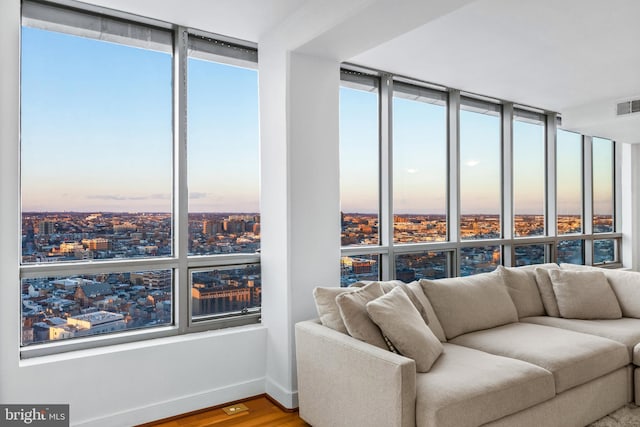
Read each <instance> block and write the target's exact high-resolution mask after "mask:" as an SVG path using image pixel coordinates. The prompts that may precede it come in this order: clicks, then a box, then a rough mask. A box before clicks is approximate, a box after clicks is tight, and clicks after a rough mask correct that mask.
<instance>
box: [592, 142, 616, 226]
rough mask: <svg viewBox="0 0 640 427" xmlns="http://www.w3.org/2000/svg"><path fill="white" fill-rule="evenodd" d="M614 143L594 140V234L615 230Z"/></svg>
mask: <svg viewBox="0 0 640 427" xmlns="http://www.w3.org/2000/svg"><path fill="white" fill-rule="evenodd" d="M613 173H614V171H613V141H610V140H608V139H603V138H593V232H594V233H607V232H612V231H614V229H613V207H614V196H613V194H614V193H613V190H614V187H613V186H614V183H613Z"/></svg>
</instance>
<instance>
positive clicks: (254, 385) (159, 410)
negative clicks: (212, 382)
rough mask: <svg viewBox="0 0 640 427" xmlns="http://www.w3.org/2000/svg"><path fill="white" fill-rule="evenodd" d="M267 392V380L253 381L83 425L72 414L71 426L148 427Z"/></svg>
mask: <svg viewBox="0 0 640 427" xmlns="http://www.w3.org/2000/svg"><path fill="white" fill-rule="evenodd" d="M263 393H265V379H264V378H257V379H255V380H251V381H246V382H242V383H237V384H232V385H230V386H226V387H221V388H216V389H211V390H207V391H204V392H201V393H195V394H190V395H186V396H182V397H179V398H176V399H171V400H166V401H163V402H156V403H153V404H151V405H147V406H141V407H138V408H133V409H129V410H126V411H122V412H114V413H113V414H110V415H107V416H104V417H99V418H92V419H88V420H82V421H79V422H76V421H75V420H73V414H72V423H71V425H73V426H82V427H113V426H125V425H129V426H131V425H137V424H144V423H149V422H152V421H156V420H160V419H163V418H169V417H173V416H175V415H180V414H185V413H188V412H193V411H197V410H199V409H202V408H208V407H211V406H216V405H220V404H224V403H227V402H231V401H236V400H241V399H244V398H246V397H247V396H256V395H259V394H263Z"/></svg>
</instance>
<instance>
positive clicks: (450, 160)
mask: <svg viewBox="0 0 640 427" xmlns="http://www.w3.org/2000/svg"><path fill="white" fill-rule="evenodd" d="M345 67H346V68H351V67H352V66H349V65H345ZM352 69H354V70H355V69H357V70H358V71H357V72H356V71H352V70H350V71H345V70H343V72H342V88H341V102H340V126H341V133H340V137H341V140H340V156H341V157H340V158H341V176H340V179H341V189H342V195H341V198H342V249H341V253H342V259H341V262H340V266H341V284H342V286H349V285H351V284H353V283H354V282H356V281H358V280H392V279H399V280H403V281H411V280H417V279H420V278H441V277H451V276H467V275H472V274H478V273H483V272H489V271H493V270H494V269H495V268H496V267H497V266H498V265H501V264H504V265H505V266H520V265H530V264H539V263H545V262H561V263H563V262H564V263H574V264H589V265H591V264H604V263H606V264H608V265H611V264H613V265H617V264H619V263H620V253H619V252H620V247H621V244H620V243H621V238H622V235H621V234H620V233H619V232H616V230H615V224H614V222H613V215H614V201H615V197H614V196H615V194H616V192H617V191H619V188H618V187H617V186H616V184H617V183H616V182H615V180H614V171H615V169H614V167H613V161H614V148H615V144H614V143H613V142H612V141H609V140H603V139H601V138H591V137H590V136H583V135H580V134H577V133H573V132H568V131H566V130H562V129H558V126H560V125H561V120H560V118H559V117H557V115H556V114H555V113H543V112H541V111H540V110H535V109H533V108H530V107H523V106H514V105H513V104H512V103H510V102H502V101H500V100H497V99H492V98H487V97H484V96H481V95H477V94H467V93H463V92H461V91H459V90H456V89H449V88H445V87H441V86H436V85H434V84H432V83H421V82H418V81H413V80H411V79H408V78H406V77H400V76H393V75H391V74H389V73H383V72H377V71H373V70H365V69H362V68H361V67H358V68H355V67H353V68H352ZM554 133H555V134H556V138H548V137H549V135H553V134H554ZM592 139H593V144H591V140H592ZM358 144H360V145H358ZM353 147H357V148H358V150H357V152H358V153H359V157H358V159H359V161H360V162H359V163H358V164H356V162H354V161H353V160H352V159H354V158H355V157H356V154H355V153H354V152H353V151H352V149H353ZM592 147H593V148H592ZM591 150H593V151H591ZM347 153H349V154H347ZM591 153H593V161H592V160H591V156H590V155H591ZM353 171H358V173H357V174H354V173H353ZM423 171H428V173H426V174H425V173H423ZM591 177H593V192H592V191H590V189H591V184H592V183H591V181H590V180H591ZM596 181H597V182H596ZM358 191H360V193H358ZM592 193H593V194H592ZM363 195H366V200H368V202H366V203H363V200H364V198H363ZM354 201H358V204H357V205H356V204H355V203H353V202H354ZM345 206H350V207H349V208H345ZM591 206H594V207H593V212H592V210H591V208H590V207H591ZM592 223H593V227H591V224H592ZM556 231H557V232H556Z"/></svg>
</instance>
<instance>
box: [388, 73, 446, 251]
mask: <svg viewBox="0 0 640 427" xmlns="http://www.w3.org/2000/svg"><path fill="white" fill-rule="evenodd" d="M393 90H394V96H393V210H394V213H393V214H394V220H393V230H394V241H395V242H396V243H415V242H429V241H442V240H446V239H447V212H446V211H447V109H446V100H447V96H446V93H443V92H438V91H433V90H429V89H426V88H420V87H416V86H412V85H408V84H403V83H399V82H397V83H395V84H394V86H393Z"/></svg>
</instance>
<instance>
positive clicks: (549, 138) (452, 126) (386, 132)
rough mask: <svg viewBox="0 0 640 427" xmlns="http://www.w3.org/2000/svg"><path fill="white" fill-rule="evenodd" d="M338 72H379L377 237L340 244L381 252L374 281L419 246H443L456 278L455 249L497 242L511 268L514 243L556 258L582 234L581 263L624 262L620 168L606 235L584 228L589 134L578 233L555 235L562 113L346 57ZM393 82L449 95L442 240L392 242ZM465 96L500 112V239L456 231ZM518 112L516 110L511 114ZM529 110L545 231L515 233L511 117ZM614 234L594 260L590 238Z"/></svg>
mask: <svg viewBox="0 0 640 427" xmlns="http://www.w3.org/2000/svg"><path fill="white" fill-rule="evenodd" d="M342 70H343V71H344V70H348V71H357V72H363V73H367V74H369V75H371V76H377V77H378V78H379V79H380V85H381V86H380V111H379V113H380V122H379V132H380V146H379V150H380V164H379V165H378V167H379V168H380V169H379V173H380V184H379V187H378V191H379V199H380V201H381V203H380V206H381V207H380V214H379V229H380V232H381V233H382V234H381V239H380V243H379V244H378V245H375V246H374V245H372V246H364V247H363V246H359V247H352V246H342V247H341V255H342V256H354V255H362V254H378V255H380V260H381V265H380V266H379V272H380V275H379V279H380V280H393V279H395V276H396V273H395V272H396V265H395V254H420V253H423V252H430V251H433V252H439V251H449V252H450V253H451V254H452V256H451V258H452V259H451V265H450V266H449V267H450V269H449V270H450V275H451V276H460V273H461V271H460V267H461V253H462V249H463V248H470V247H488V246H499V248H500V251H501V260H500V264H502V265H505V266H515V264H516V259H515V250H516V248H517V247H519V246H527V245H539V244H542V245H545V262H556V261H557V255H558V249H557V245H558V244H559V243H560V242H562V241H567V240H581V241H583V244H582V256H583V259H584V263H585V264H586V265H599V266H604V267H607V268H619V267H621V266H622V263H621V259H622V255H621V251H622V233H621V232H620V230H619V228H618V227H619V224H620V221H619V206H618V204H619V194H620V192H621V182H620V176H619V171H618V168H616V167H614V168H613V171H614V176H613V177H612V179H613V183H614V192H613V196H614V201H613V203H614V227H615V228H614V231H613V232H610V233H597V234H594V233H593V228H592V227H587V224H588V223H591V222H592V218H593V207H592V205H593V194H592V183H591V179H592V178H591V177H592V176H593V169H592V168H593V166H592V161H591V138H592V137H591V136H587V135H581V136H582V158H581V162H582V170H581V174H582V177H581V178H582V180H583V187H582V205H583V209H582V223H583V228H582V233H580V234H569V235H558V233H557V200H556V198H557V189H556V185H557V180H556V167H557V166H556V160H557V152H556V138H557V134H556V132H557V129H558V128H561V118H560V116H559V115H558V114H557V113H555V112H552V111H544V110H540V109H537V108H533V107H530V106H524V105H518V104H514V103H512V102H509V101H504V100H499V99H495V98H491V97H486V96H483V95H478V94H473V93H466V92H462V91H460V90H458V89H455V88H448V87H444V86H441V85H437V84H434V83H430V82H424V81H418V80H415V79H410V78H407V77H405V76H401V75H394V74H391V73H388V72H384V71H379V70H374V69H369V68H365V67H361V66H356V65H352V64H349V63H343V64H342ZM394 82H401V83H402V84H403V85H404V84H407V83H408V84H411V85H413V86H417V87H424V88H425V90H427V91H433V90H436V91H444V92H447V93H448V102H447V128H448V132H447V146H448V148H447V150H448V177H447V180H448V189H447V191H448V193H449V194H448V203H447V213H446V216H447V219H448V221H447V230H448V240H447V241H444V242H419V243H395V242H393V215H392V213H393V193H392V192H393V186H392V174H393V162H392V154H391V153H392V148H393V129H392V120H393V93H394V91H393V85H394ZM461 98H464V100H465V101H466V100H477V102H479V103H491V104H497V105H498V106H499V107H498V108H500V110H501V111H500V117H501V133H502V142H501V144H502V145H501V171H500V173H501V182H502V186H501V199H502V203H501V207H500V221H501V237H500V238H496V239H478V240H473V239H465V240H462V239H461V237H460V165H459V163H460V143H459V138H460V135H459V129H460V128H459V120H460V114H459V113H460V104H461V102H463V101H462V100H461ZM516 111H517V113H516ZM516 114H517V115H518V116H521V115H525V116H527V115H530V116H531V118H532V119H543V120H544V122H543V125H544V157H543V159H544V171H545V176H544V177H543V179H544V216H545V220H544V229H545V232H544V235H539V236H522V237H516V236H515V231H514V222H515V220H514V208H513V199H514V197H513V191H514V188H513V121H514V117H515V115H516ZM612 143H613V151H614V156H613V158H614V165H615V164H618V163H617V162H619V161H620V157H619V156H620V146H619V144H617V143H616V142H615V141H612ZM603 239H604V240H606V239H609V240H613V241H614V242H615V254H616V255H615V256H616V259H615V260H614V261H613V262H607V263H606V265H605V264H594V262H593V261H594V260H593V243H594V241H595V240H603Z"/></svg>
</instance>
